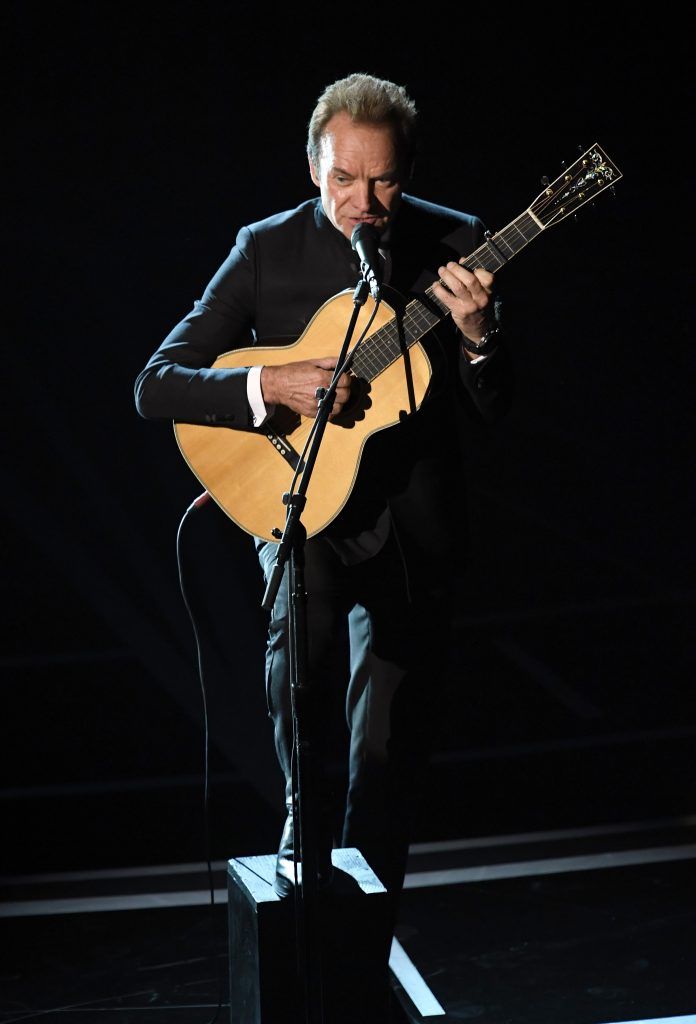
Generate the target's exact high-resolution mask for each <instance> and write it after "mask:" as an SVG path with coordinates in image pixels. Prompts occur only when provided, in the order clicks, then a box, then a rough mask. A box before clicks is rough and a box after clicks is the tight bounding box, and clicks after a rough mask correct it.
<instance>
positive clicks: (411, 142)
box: [307, 73, 418, 170]
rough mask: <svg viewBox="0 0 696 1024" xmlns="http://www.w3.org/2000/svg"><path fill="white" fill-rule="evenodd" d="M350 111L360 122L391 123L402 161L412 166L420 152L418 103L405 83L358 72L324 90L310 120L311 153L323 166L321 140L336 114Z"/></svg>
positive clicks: (308, 150)
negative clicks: (405, 87)
mask: <svg viewBox="0 0 696 1024" xmlns="http://www.w3.org/2000/svg"><path fill="white" fill-rule="evenodd" d="M344 112H345V113H346V114H348V115H349V117H350V118H351V119H352V120H353V121H355V122H356V123H357V124H388V125H391V126H392V128H393V131H394V141H395V144H396V148H397V152H398V154H399V159H400V161H401V162H402V163H403V164H404V166H405V168H406V170H409V169H410V165H411V163H412V162H413V158H414V156H415V151H416V129H417V117H418V112H417V111H416V105H415V103H414V102H413V100H412V99H410V97H409V96H408V95H407V93H406V90H405V89H404V87H403V86H402V85H395V84H394V82H389V81H387V80H386V79H383V78H374V77H373V76H372V75H366V74H361V73H360V74H354V75H348V77H347V78H341V79H339V80H338V81H337V82H333V83H332V84H331V85H328V86H327V87H326V89H324V91H323V93H322V94H321V96H320V97H319V99H318V101H317V105H316V107H315V108H314V111H313V113H312V116H311V118H310V121H309V132H308V135H307V153H308V155H309V159H310V160H311V161H312V163H313V164H314V166H315V167H317V166H318V165H319V154H320V149H321V139H322V135H323V133H324V129H325V128H326V125H327V124H328V123H329V121H330V120H331V118H332V117H334V116H335V115H336V114H340V113H344Z"/></svg>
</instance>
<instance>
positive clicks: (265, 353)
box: [174, 144, 622, 540]
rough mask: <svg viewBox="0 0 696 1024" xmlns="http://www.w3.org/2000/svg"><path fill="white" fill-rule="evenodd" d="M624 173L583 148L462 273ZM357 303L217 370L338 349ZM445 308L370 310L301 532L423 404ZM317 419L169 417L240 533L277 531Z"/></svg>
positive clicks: (310, 528) (362, 318)
mask: <svg viewBox="0 0 696 1024" xmlns="http://www.w3.org/2000/svg"><path fill="white" fill-rule="evenodd" d="M621 177H622V174H621V172H620V171H619V169H618V168H617V167H616V165H615V164H614V163H613V162H612V161H611V160H610V159H609V157H608V156H607V154H606V153H605V152H604V150H603V149H602V148H601V147H600V146H598V145H597V144H595V145H593V146H590V148H589V149H587V150H586V151H585V152H584V153H583V155H582V156H581V157H579V158H578V159H577V160H576V161H575V162H574V163H573V164H572V165H571V166H570V167H568V168H567V169H566V170H565V171H564V172H563V174H561V175H560V176H559V177H558V178H556V180H555V181H553V182H551V183H550V184H548V185H546V187H545V188H544V190H543V191H542V192H540V193H539V195H538V196H537V197H536V199H535V200H534V201H533V202H532V203H531V205H530V206H529V207H528V208H527V209H526V210H525V211H524V212H523V213H521V214H520V215H519V216H518V217H516V218H515V219H514V220H513V221H511V222H510V224H508V226H507V227H505V228H503V229H502V231H499V232H498V233H497V234H495V235H490V234H489V235H488V236H487V237H486V240H485V241H484V243H483V245H481V246H479V248H478V249H476V250H475V252H472V253H471V255H470V256H467V257H466V258H464V259H461V260H460V261H459V262H460V263H461V264H462V266H464V267H466V268H467V270H472V271H473V270H474V269H476V268H477V267H482V268H484V269H485V270H490V271H493V272H495V271H498V270H500V268H501V267H503V266H504V265H505V264H506V263H508V262H509V261H510V260H511V259H512V257H513V256H515V255H516V254H517V253H518V252H520V251H521V250H522V249H523V248H524V247H525V246H526V245H528V244H529V243H530V242H531V241H532V240H533V239H534V238H536V237H537V235H539V234H541V232H542V231H544V230H545V229H546V228H549V227H551V226H552V225H553V224H557V223H558V222H559V221H561V220H563V219H564V218H565V217H568V216H569V215H570V214H574V213H575V212H576V211H577V210H578V209H579V208H580V207H581V206H583V205H584V204H585V203H587V202H589V201H590V200H592V199H594V197H595V196H596V195H598V194H599V193H600V192H602V191H603V190H604V189H606V188H608V187H610V186H612V185H614V184H616V182H617V181H619V179H620V178H621ZM352 311H353V289H346V290H345V291H343V292H339V294H338V295H335V296H333V298H331V299H329V300H328V301H327V302H325V303H324V304H323V305H322V306H321V307H320V309H319V310H318V311H317V312H316V313H315V314H314V316H313V317H312V319H311V321H310V323H309V324H308V326H307V328H306V330H305V331H304V333H303V334H302V336H301V337H300V338H298V340H297V341H295V342H294V343H293V344H291V345H280V346H269V347H258V346H254V347H250V348H238V349H234V350H233V351H231V352H226V353H224V354H223V355H221V356H219V357H218V358H217V359H216V360H215V362H214V363H213V366H214V367H216V368H217V369H232V368H237V367H244V366H277V365H280V364H282V363H288V362H292V361H294V360H302V359H312V358H319V357H321V356H327V355H332V354H335V355H336V356H338V354H339V353H340V350H341V346H342V344H343V339H344V337H345V332H346V328H347V325H348V322H349V319H350V316H351V313H352ZM373 312H374V302H373V300H372V299H371V298H368V300H367V302H366V303H365V305H364V306H363V307H362V309H361V311H360V315H359V317H358V321H357V324H356V327H355V333H354V338H355V339H358V338H360V336H361V334H362V333H363V331H364V330H365V328H366V327H367V325H368V323H369V320H370V317H371V315H372V313H373ZM448 315H449V310H448V309H447V308H446V307H445V306H444V305H443V304H442V303H440V302H439V301H438V299H437V298H436V297H435V295H434V293H433V291H432V288H428V289H427V291H426V292H425V293H424V296H423V298H422V299H419V298H412V299H410V301H408V302H405V303H404V306H403V308H402V309H401V310H400V311H399V313H398V314H397V312H396V311H395V309H394V308H392V307H391V306H390V305H389V304H388V303H387V302H386V301H382V302H381V303H380V304H379V305H378V308H377V311H376V315H375V317H374V320H373V322H372V324H371V325H370V326H369V330H368V332H367V336H366V337H365V339H364V340H363V341H362V342H361V344H360V346H359V347H358V349H357V351H355V355H354V358H353V360H352V363H351V365H350V371H349V372H350V374H351V375H352V377H353V380H354V398H353V400H352V401H351V402H349V403H348V406H347V407H345V408H344V409H343V410H341V413H340V415H339V416H338V417H337V418H336V419H333V420H330V421H329V423H328V425H327V428H326V432H325V434H324V437H323V440H322V444H321V448H320V451H319V455H318V457H317V461H316V464H315V466H314V471H313V475H312V478H311V481H310V484H309V488H308V490H307V503H306V506H305V509H304V513H303V516H302V521H303V523H304V526H305V529H306V531H307V536H308V537H312V536H314V535H315V534H317V533H320V532H321V531H322V530H323V529H325V527H327V526H328V525H329V523H331V522H332V520H333V519H335V518H336V516H337V515H338V514H339V512H340V511H341V509H342V508H343V506H344V505H345V503H346V502H347V500H348V498H349V496H350V494H351V491H352V489H353V485H354V483H355V480H356V477H357V474H358V468H359V466H360V459H361V456H362V452H363V449H364V446H365V443H366V442H367V439H368V438H369V437H370V435H371V434H374V433H376V432H377V431H378V430H385V429H387V428H389V427H391V426H394V425H395V424H396V423H398V422H399V421H400V419H401V418H402V417H403V416H404V415H410V414H411V413H412V412H414V411H415V410H417V409H418V408H419V406H420V405H421V403H422V401H423V398H424V396H425V393H426V390H427V388H428V384H429V382H430V378H431V365H430V362H429V359H428V357H427V355H426V352H425V349H424V348H423V346H422V345H421V344H420V339H421V338H422V337H423V336H424V335H425V334H426V333H427V332H428V331H430V330H432V328H433V327H435V326H436V324H438V323H439V322H440V321H441V320H443V319H444V318H445V317H446V316H448ZM313 423H314V420H313V419H309V418H304V417H300V416H298V415H297V414H296V413H294V412H292V411H291V410H290V409H287V408H285V407H282V406H280V407H276V410H275V412H274V414H273V416H272V417H271V418H270V419H269V420H267V421H266V423H265V424H264V425H263V426H262V427H260V428H259V429H258V430H255V431H245V430H232V429H230V428H227V427H220V426H200V425H197V424H191V423H179V422H175V424H174V431H175V435H176V440H177V443H178V445H179V448H180V450H181V453H182V455H183V457H184V459H185V460H186V462H187V463H188V466H189V468H190V469H191V470H192V471H193V473H194V474H195V476H196V477H197V478H198V480H199V481H200V483H201V484H202V485H203V487H204V488H205V490H206V491H207V493H208V494H209V495H210V496H211V497H212V498H213V499H214V500H215V501H216V502H217V504H218V505H219V506H220V508H222V509H223V511H224V512H225V513H226V514H227V515H228V516H229V517H230V519H232V520H233V521H234V522H235V523H237V525H238V526H240V527H241V528H242V529H243V530H246V531H247V533H250V534H254V535H256V536H259V537H264V538H265V539H266V540H273V539H275V538H277V536H278V535H277V534H274V532H273V531H274V530H278V529H282V527H283V525H284V522H285V511H286V510H285V505H284V504H283V497H282V496H283V494H284V493H285V492H288V491H289V490H290V488H291V486H293V481H294V480H295V479H296V477H297V473H298V472H299V471H300V470H301V468H302V457H303V450H304V448H305V443H306V441H307V437H308V434H309V432H310V430H311V428H312V425H313Z"/></svg>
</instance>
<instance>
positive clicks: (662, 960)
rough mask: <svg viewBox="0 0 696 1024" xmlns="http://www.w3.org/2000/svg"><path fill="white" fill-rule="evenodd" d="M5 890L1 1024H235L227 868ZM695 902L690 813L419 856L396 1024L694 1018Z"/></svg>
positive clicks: (695, 840)
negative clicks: (399, 1023) (212, 896)
mask: <svg viewBox="0 0 696 1024" xmlns="http://www.w3.org/2000/svg"><path fill="white" fill-rule="evenodd" d="M262 852H263V851H262ZM46 862H47V864H50V849H47V850H46ZM4 881H5V885H4V887H3V890H2V899H3V902H2V904H0V915H1V916H2V920H1V921H0V927H1V930H2V934H3V940H2V946H3V950H4V954H3V962H2V971H1V974H2V978H1V983H0V988H1V991H2V995H1V997H0V1022H2V1024H10V1022H14V1021H20V1020H27V1021H29V1020H40V1021H41V1022H42V1024H68V1022H74V1024H145V1022H148V1024H179V1022H185V1024H207V1022H209V1021H211V1020H212V1019H213V1018H214V1017H215V1013H216V1009H217V1005H218V1002H221V1003H222V1008H221V1009H220V1011H219V1013H218V1016H217V1021H218V1022H221V1021H224V1022H225V1024H226V1022H227V1021H229V1020H230V1011H229V1005H228V982H227V972H228V966H229V965H228V947H227V921H226V906H225V902H226V862H225V861H216V862H214V864H213V885H214V892H215V906H214V907H212V908H211V906H210V892H209V885H208V876H207V872H206V871H205V868H204V867H203V868H201V865H199V864H179V865H176V864H170V865H155V866H152V865H150V866H147V867H143V868H138V867H133V868H127V867H124V868H120V869H115V870H101V871H91V872H90V871H82V872H57V873H55V874H50V873H45V874H43V875H38V874H33V875H27V876H21V875H14V876H12V877H11V878H7V879H5V880H4ZM695 896H696V817H681V818H672V819H660V820H654V821H642V822H641V821H634V822H627V823H620V822H617V823H613V824H611V825H599V826H596V827H583V828H578V829H572V828H571V829H558V830H555V831H549V832H537V833H526V834H517V835H509V836H501V835H498V836H488V837H478V838H467V839H464V840H461V841H457V840H448V841H446V842H441V843H438V842H433V843H421V844H418V845H416V846H414V847H413V848H412V853H411V858H410V862H409V872H408V876H407V880H406V888H405V891H404V897H403V903H402V909H401V914H400V923H399V927H398V931H397V940H398V941H397V943H396V944H395V947H394V950H393V956H392V963H393V967H394V971H395V973H394V974H393V985H394V994H395V1013H394V1016H395V1020H398V1019H399V1018H402V1019H403V1020H408V1021H409V1022H411V1024H412V1022H417V1021H422V1020H428V1021H429V1020H433V1021H437V1020H441V1021H443V1022H455V1021H476V1022H480V1024H618V1022H625V1021H631V1022H634V1021H640V1022H644V1021H650V1022H651V1024H652V1022H653V1021H660V1024H667V1022H669V1024H687V1022H689V1024H692V1022H694V1021H696V954H695V952H694V951H695V949H696V943H695V941H694V936H695V935H696V910H695V906H694V902H695V900H694V897H695ZM288 1024H289V1022H288ZM327 1024H330V1022H327ZM356 1024H359V1022H356Z"/></svg>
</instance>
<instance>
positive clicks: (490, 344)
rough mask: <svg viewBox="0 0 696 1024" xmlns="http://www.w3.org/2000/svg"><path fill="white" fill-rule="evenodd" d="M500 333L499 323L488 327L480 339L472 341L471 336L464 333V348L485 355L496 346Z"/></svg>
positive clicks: (462, 340)
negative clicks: (468, 336)
mask: <svg viewBox="0 0 696 1024" xmlns="http://www.w3.org/2000/svg"><path fill="white" fill-rule="evenodd" d="M499 334H500V327H499V325H498V324H494V325H493V327H489V328H488V330H487V331H486V332H485V333H484V335H483V337H481V338H479V340H478V341H472V340H471V338H467V337H465V336H464V335H462V338H461V342H462V348H465V349H466V350H467V352H471V353H472V354H474V355H478V356H483V355H485V354H486V353H487V352H491V351H492V350H493V349H494V348H495V347H496V345H497V344H498V335H499Z"/></svg>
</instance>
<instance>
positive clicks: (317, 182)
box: [307, 153, 321, 188]
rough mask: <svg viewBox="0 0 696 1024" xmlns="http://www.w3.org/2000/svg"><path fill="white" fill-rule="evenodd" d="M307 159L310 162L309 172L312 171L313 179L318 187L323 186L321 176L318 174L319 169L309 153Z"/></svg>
mask: <svg viewBox="0 0 696 1024" xmlns="http://www.w3.org/2000/svg"><path fill="white" fill-rule="evenodd" d="M307 161H308V163H309V173H310V176H311V178H312V181H313V182H314V184H315V185H316V186H317V188H321V179H320V178H319V175H318V174H317V169H316V167H315V166H314V163H313V161H312V158H311V156H310V155H309V153H308V154H307Z"/></svg>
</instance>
